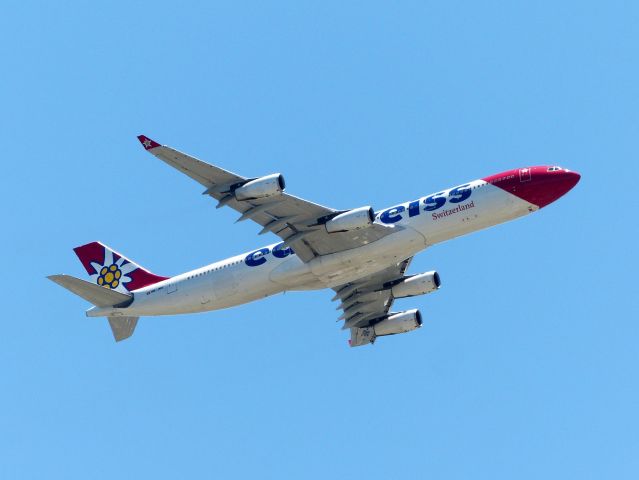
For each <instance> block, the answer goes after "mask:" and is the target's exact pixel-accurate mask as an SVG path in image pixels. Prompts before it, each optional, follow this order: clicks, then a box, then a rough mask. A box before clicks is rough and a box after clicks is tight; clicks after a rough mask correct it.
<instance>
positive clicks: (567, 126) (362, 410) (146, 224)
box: [0, 1, 639, 480]
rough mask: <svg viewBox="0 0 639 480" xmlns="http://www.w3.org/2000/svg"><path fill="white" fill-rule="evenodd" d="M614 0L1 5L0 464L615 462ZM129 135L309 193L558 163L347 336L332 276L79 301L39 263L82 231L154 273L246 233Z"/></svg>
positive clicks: (586, 475)
mask: <svg viewBox="0 0 639 480" xmlns="http://www.w3.org/2000/svg"><path fill="white" fill-rule="evenodd" d="M638 24H639V7H637V3H636V2H624V1H606V2H584V1H579V2H577V1H574V2H555V1H552V2H551V1H546V2H497V1H488V2H461V1H451V2H423V1H418V2H371V1H367V2H363V1H362V2H313V3H310V2H309V3H307V2H228V3H226V4H221V3H214V2H202V3H188V4H183V3H182V2H164V1H160V2H158V1H154V2H131V1H129V2H108V4H106V2H105V3H104V4H102V5H99V4H96V2H64V1H63V2H28V1H20V2H17V1H7V2H5V3H3V5H2V12H1V15H0V53H1V58H2V75H1V80H0V84H1V86H2V88H1V90H0V100H1V105H2V110H1V111H2V115H1V116H0V136H1V138H2V146H3V152H2V157H3V165H4V169H3V175H2V189H1V191H2V212H3V215H2V216H3V219H4V228H3V235H2V240H1V242H2V252H3V261H2V265H3V269H2V271H3V273H2V275H1V276H0V278H1V280H0V282H2V293H3V301H2V333H1V335H0V362H1V365H2V367H1V375H0V392H2V395H1V396H0V432H1V433H0V477H1V478H7V479H9V478H11V479H23V478H24V479H27V478H32V479H42V478H55V479H76V478H77V479H80V478H82V479H85V478H94V479H102V478H104V479H107V478H108V479H112V478H274V479H281V478H309V479H315V478H318V479H325V478H362V479H368V480H372V479H378V478H379V479H387V478H435V479H437V478H446V479H467V478H487V479H491V480H494V479H512V478H519V479H537V478H562V479H563V478H581V479H591V478H597V479H600V478H601V479H609V478H615V479H636V478H639V434H638V433H637V432H638V430H639V378H638V373H637V369H638V367H639V362H638V361H639V355H638V353H637V351H638V340H639V326H638V324H637V321H638V320H639V315H638V309H637V296H638V292H637V287H636V285H637V277H636V271H637V267H638V264H637V263H638V262H637V233H638V231H637V226H636V225H637V215H636V212H637V201H636V196H635V195H636V193H635V192H636V188H635V186H636V182H637V174H638V169H637V138H638V127H639V121H638V120H639V115H638V113H637V112H638V111H639V101H638V98H639V78H638V77H639V75H638V73H639V67H638V64H637V59H638V58H639V51H638V50H639V29H638V28H637V25H638ZM140 133H145V134H147V135H149V136H151V137H152V138H155V139H157V140H158V141H160V142H162V143H166V144H169V145H172V146H174V147H176V148H178V149H181V150H183V151H187V152H189V153H192V154H194V155H196V156H199V157H200V158H202V159H204V160H207V161H209V162H212V163H217V164H219V165H221V166H224V167H226V168H228V169H230V170H233V171H236V172H238V173H241V174H244V175H261V174H269V173H272V172H275V171H281V172H283V173H285V175H286V179H287V183H288V190H289V192H291V193H294V194H296V195H299V196H302V197H305V198H308V199H311V200H314V201H317V202H319V203H322V204H326V205H329V206H333V207H335V208H349V207H357V206H361V205H367V204H372V205H373V206H374V207H376V208H378V209H379V208H382V207H385V206H390V205H392V204H394V203H396V202H399V201H404V200H410V199H413V198H416V197H418V196H420V195H424V194H426V193H429V192H433V191H437V190H439V189H440V188H443V187H448V186H452V185H455V184H459V183H461V182H464V181H466V180H470V179H474V178H479V177H482V176H485V175H488V174H492V173H496V172H499V171H502V170H506V169H510V168H514V167H519V166H526V165H535V164H560V165H563V166H566V167H568V168H571V169H574V170H577V171H579V172H580V173H581V174H582V176H583V178H582V181H581V183H580V184H579V185H578V186H577V187H576V188H575V189H574V190H573V191H572V192H571V193H570V194H569V195H567V196H566V197H565V198H563V199H561V200H560V201H559V202H557V203H555V204H553V205H551V206H549V207H548V208H546V209H544V210H543V211H541V212H540V213H537V214H535V215H532V216H529V217H526V218H524V219H521V220H518V221H515V222H512V223H509V224H506V225H501V226H499V227H496V228H493V229H490V230H487V231H483V232H479V233H476V234H474V235H471V236H468V237H464V238H460V239H457V240H454V241H452V242H449V243H447V244H442V245H439V246H436V247H434V248H432V249H431V250H428V251H426V252H424V253H422V254H420V255H419V256H418V257H417V258H416V260H415V261H414V263H413V265H412V266H411V270H410V272H412V273H417V272H422V271H426V270H429V269H432V268H436V269H438V270H439V271H440V273H441V275H442V278H443V281H444V285H443V288H442V289H441V290H440V291H439V292H437V293H435V294H432V295H429V296H427V297H417V298H412V299H407V300H402V301H399V302H398V307H399V308H411V307H419V308H420V309H421V310H422V312H423V314H424V318H425V322H424V327H423V328H422V329H421V330H420V331H418V332H413V333H410V334H407V335H403V336H399V337H394V338H384V339H381V340H380V341H379V342H378V343H377V344H376V345H375V346H373V347H364V348H359V349H349V348H348V346H347V342H346V340H347V334H346V332H343V331H341V330H340V324H337V323H335V319H336V317H337V316H338V313H337V312H335V310H334V308H335V304H331V302H330V301H329V300H330V298H331V296H332V292H329V291H318V292H311V293H288V294H285V295H279V296H275V297H273V298H269V299H267V300H264V301H261V302H257V303H253V304H249V305H245V306H242V307H238V308H235V309H231V310H228V311H219V312H212V313H207V314H202V315H196V316H181V317H167V318H147V319H142V320H141V321H140V324H139V327H138V330H137V331H136V334H135V336H134V337H133V338H132V339H131V340H128V341H126V342H122V343H121V344H115V343H114V342H113V340H112V337H111V333H110V331H109V329H108V327H107V324H106V321H104V320H101V319H87V318H85V317H84V309H85V308H87V305H86V303H85V302H84V301H83V300H81V299H79V298H77V297H75V296H73V295H71V294H69V293H67V292H65V291H64V290H62V289H60V288H59V287H58V286H56V285H54V284H52V283H50V282H49V281H48V280H46V279H45V275H48V274H52V273H69V274H74V275H78V276H82V275H83V273H84V272H83V270H82V268H81V265H80V263H79V262H78V261H77V260H76V258H75V256H74V254H73V252H72V250H71V249H72V247H74V246H77V245H80V244H83V243H86V242H89V241H92V240H101V241H103V242H105V243H107V244H109V245H111V246H113V247H114V248H115V249H117V250H120V251H122V252H123V253H125V254H126V255H127V256H129V257H131V258H132V259H134V260H136V261H138V262H139V263H141V264H142V265H145V266H147V267H148V268H150V269H151V270H153V271H155V272H157V273H159V274H165V275H171V274H177V273H180V272H182V271H184V270H187V269H191V268H194V267H197V266H200V265H203V264H206V263H209V262H212V261H214V260H218V259H221V258H224V257H227V256H231V255H233V254H237V253H240V252H243V251H247V250H251V249H253V248H254V247H257V246H260V245H261V244H263V243H270V242H272V241H275V237H274V236H271V237H270V238H269V237H268V236H265V237H257V235H256V233H257V231H258V230H259V227H257V226H256V225H253V224H250V223H249V222H245V223H242V224H238V225H234V224H233V221H234V220H235V218H236V217H237V215H236V214H235V213H234V212H232V211H230V210H225V209H222V210H215V208H214V204H213V202H211V201H210V199H208V198H206V197H203V196H201V195H200V193H201V190H202V187H201V186H199V185H198V184H196V183H194V182H192V181H190V180H189V179H188V178H186V177H182V176H181V175H179V174H178V173H177V172H174V171H172V169H170V168H169V167H167V166H166V165H164V164H162V163H161V162H159V161H157V160H156V159H154V158H153V157H152V156H150V155H148V154H146V153H145V152H144V150H143V149H142V148H141V147H140V145H139V144H138V142H137V140H136V138H135V137H136V135H137V134H140Z"/></svg>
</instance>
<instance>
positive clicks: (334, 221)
mask: <svg viewBox="0 0 639 480" xmlns="http://www.w3.org/2000/svg"><path fill="white" fill-rule="evenodd" d="M374 221H375V212H374V211H373V209H372V208H371V207H360V208H355V209H353V210H349V211H348V212H344V213H340V214H339V215H337V216H335V217H333V218H331V219H330V220H328V221H327V222H326V224H325V225H324V226H325V227H326V231H327V232H328V233H337V232H350V231H352V230H361V229H362V228H368V227H370V226H371V225H372V224H373V222H374Z"/></svg>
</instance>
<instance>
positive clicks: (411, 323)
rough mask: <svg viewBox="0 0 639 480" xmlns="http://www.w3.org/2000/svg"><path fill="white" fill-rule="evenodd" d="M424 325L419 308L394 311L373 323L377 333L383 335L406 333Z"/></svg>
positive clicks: (379, 335)
mask: <svg viewBox="0 0 639 480" xmlns="http://www.w3.org/2000/svg"><path fill="white" fill-rule="evenodd" d="M421 326H422V314H421V313H419V310H417V309H413V310H406V311H404V312H399V313H394V314H392V315H390V316H388V317H386V318H385V319H384V320H382V321H381V322H379V323H376V324H375V325H373V329H374V330H375V335H377V336H378V337H381V336H383V335H395V334H397V333H406V332H410V331H411V330H416V329H418V328H419V327H421Z"/></svg>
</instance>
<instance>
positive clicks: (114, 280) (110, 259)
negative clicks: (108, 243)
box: [91, 248, 138, 293]
mask: <svg viewBox="0 0 639 480" xmlns="http://www.w3.org/2000/svg"><path fill="white" fill-rule="evenodd" d="M91 266H92V267H93V269H94V271H95V272H96V273H94V274H93V275H91V280H92V281H93V283H97V284H98V285H100V286H101V287H105V288H110V289H111V290H117V291H119V292H123V293H126V292H128V291H129V290H128V288H126V284H127V283H129V282H130V281H131V280H132V279H131V277H129V276H128V275H129V274H130V273H132V272H133V271H135V270H137V269H138V266H137V265H136V264H135V263H132V262H129V261H128V260H126V259H125V258H123V257H121V256H119V255H118V254H117V253H114V252H112V251H111V250H109V249H108V248H105V249H104V263H102V264H100V263H98V262H91Z"/></svg>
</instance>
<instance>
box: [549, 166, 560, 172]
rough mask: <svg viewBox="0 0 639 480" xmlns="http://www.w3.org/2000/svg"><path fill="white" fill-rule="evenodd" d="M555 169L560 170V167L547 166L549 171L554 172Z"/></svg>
mask: <svg viewBox="0 0 639 480" xmlns="http://www.w3.org/2000/svg"><path fill="white" fill-rule="evenodd" d="M557 170H561V167H548V171H549V172H556V171H557Z"/></svg>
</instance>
